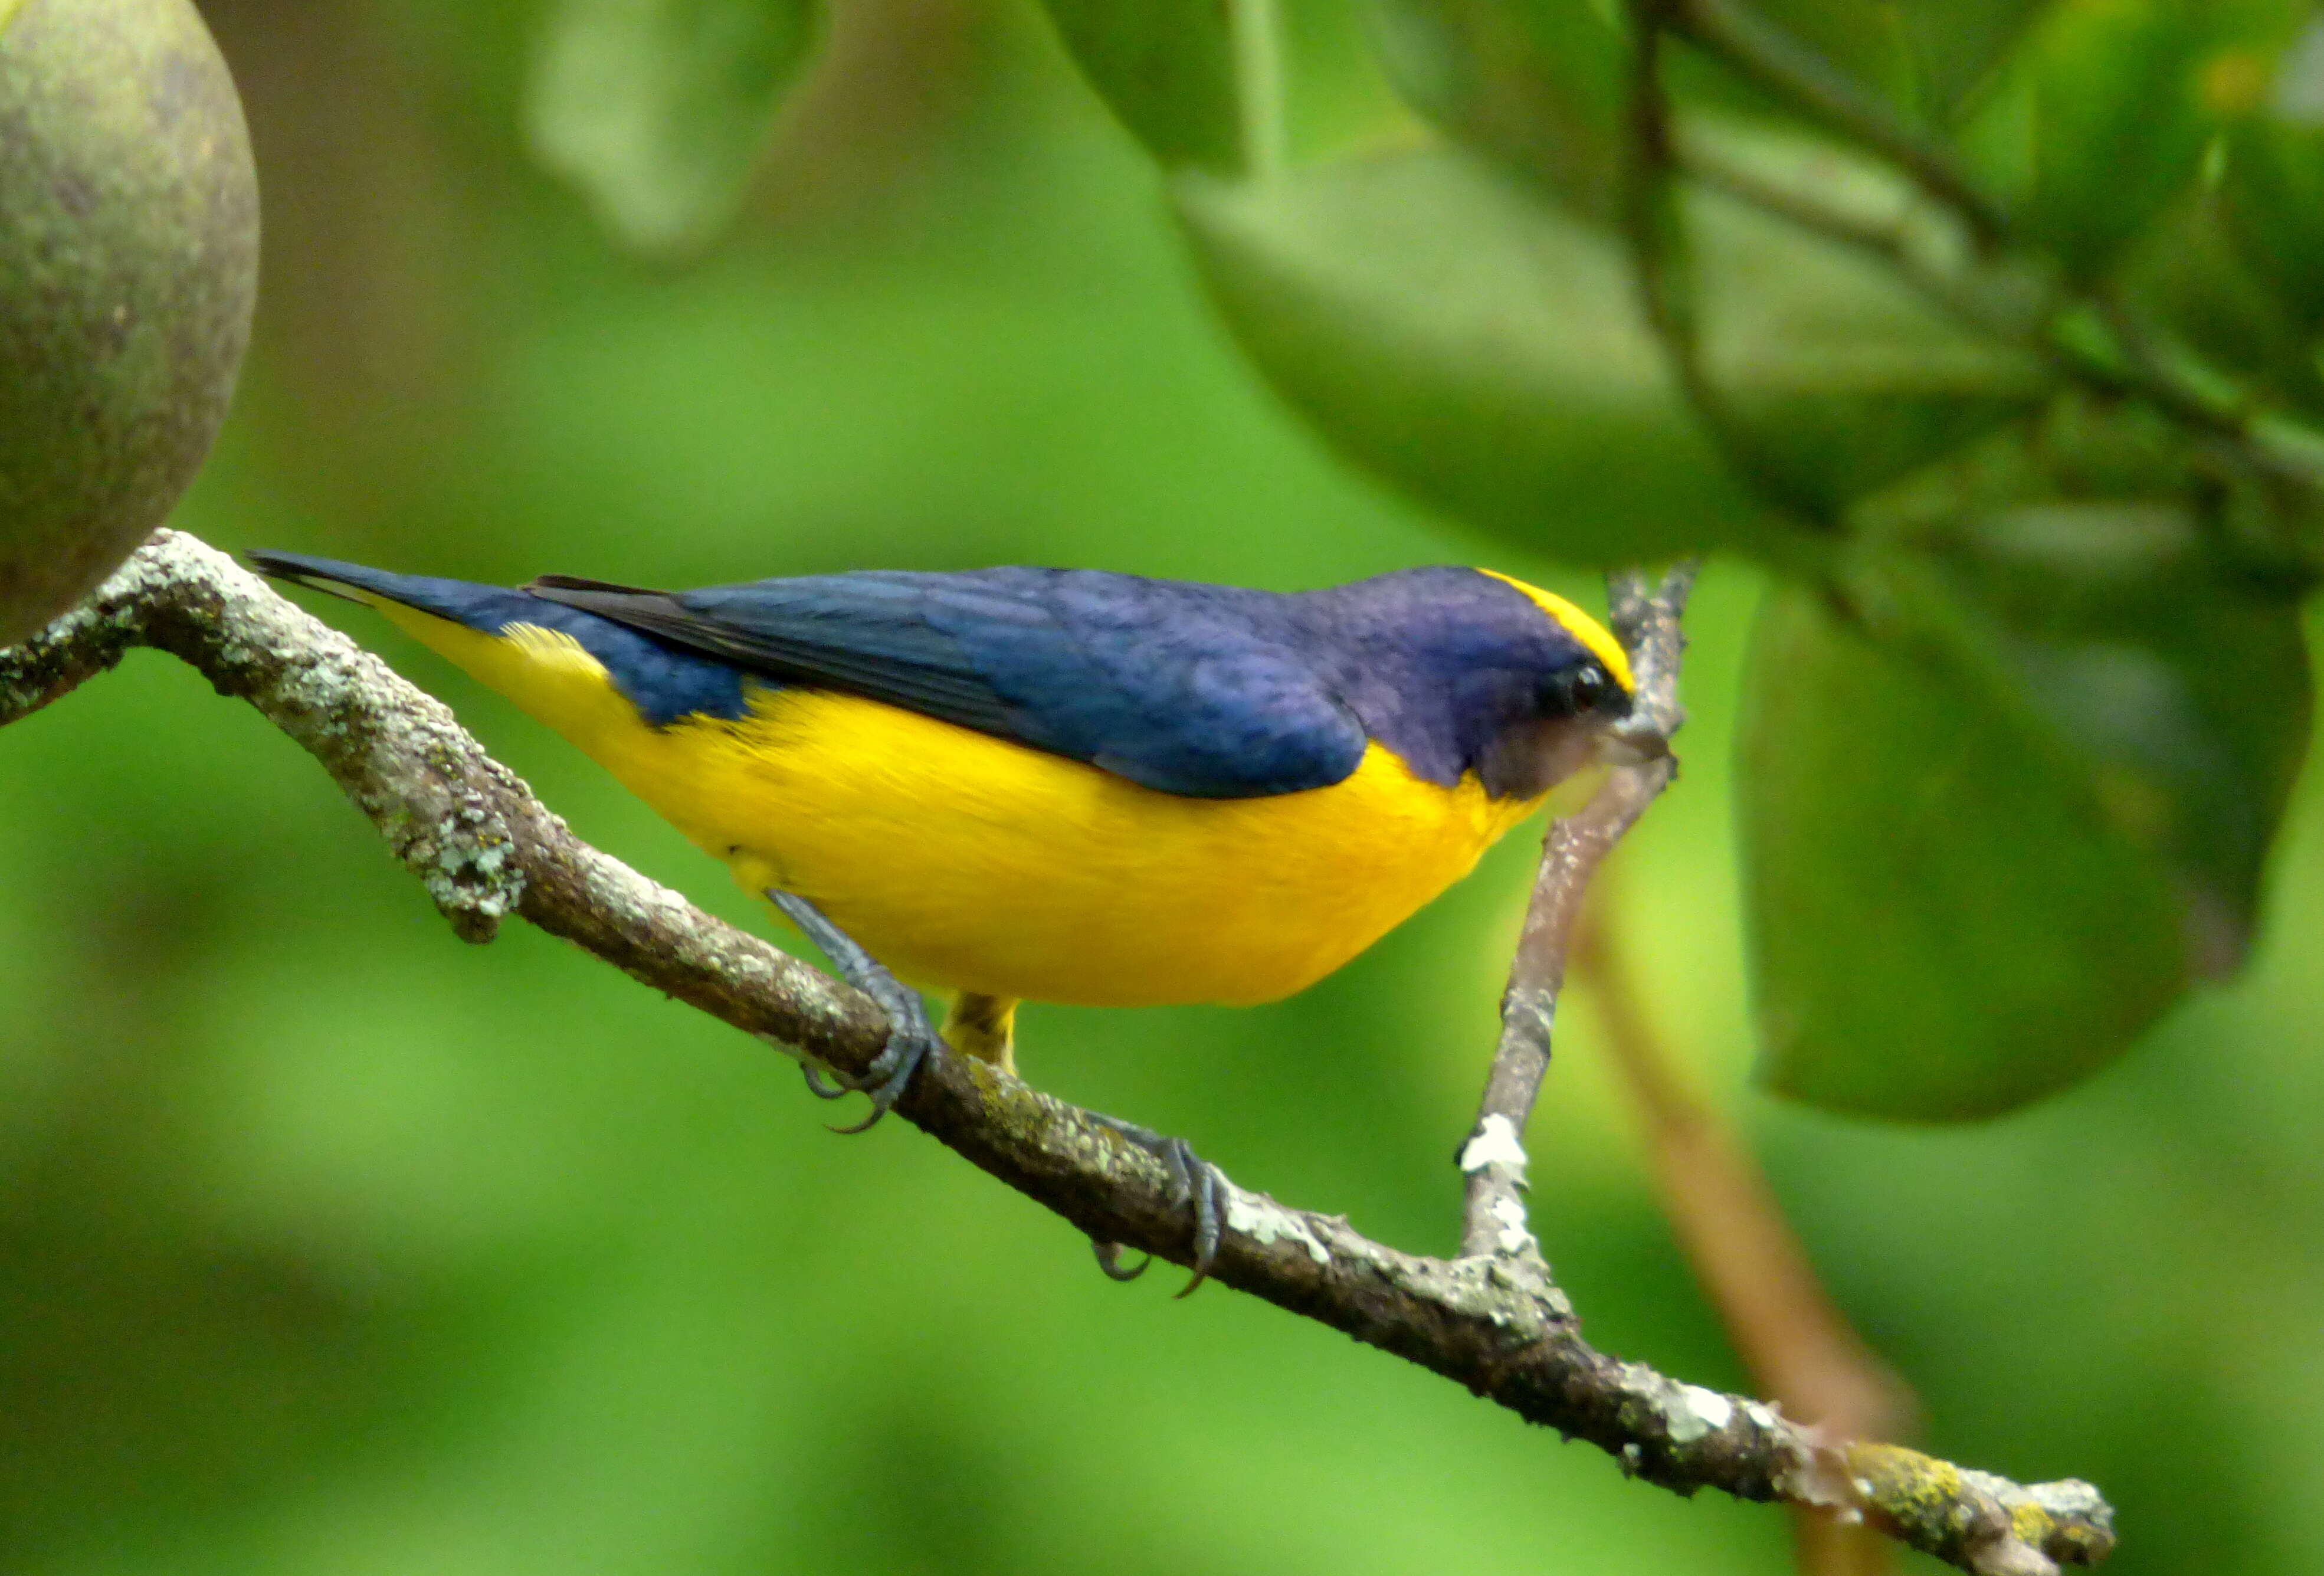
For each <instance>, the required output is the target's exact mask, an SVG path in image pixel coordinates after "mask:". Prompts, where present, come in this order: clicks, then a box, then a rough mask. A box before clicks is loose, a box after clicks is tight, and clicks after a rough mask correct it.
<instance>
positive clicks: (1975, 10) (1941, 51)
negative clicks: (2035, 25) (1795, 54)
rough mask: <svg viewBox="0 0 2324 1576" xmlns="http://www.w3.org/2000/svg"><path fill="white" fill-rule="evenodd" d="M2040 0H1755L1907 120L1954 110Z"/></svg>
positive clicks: (1929, 120)
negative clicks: (1871, 0)
mask: <svg viewBox="0 0 2324 1576" xmlns="http://www.w3.org/2000/svg"><path fill="white" fill-rule="evenodd" d="M2042 5H2043V0H1877V3H1869V4H1868V3H1867V0H1757V6H1756V9H1757V12H1758V14H1760V15H1761V16H1762V17H1764V18H1766V20H1767V21H1768V22H1769V23H1774V24H1775V26H1777V27H1780V28H1782V29H1783V30H1784V32H1786V33H1788V34H1790V35H1791V37H1793V38H1794V40H1796V41H1798V42H1799V43H1800V44H1801V45H1803V47H1805V48H1806V49H1807V50H1809V51H1811V52H1812V53H1813V54H1815V55H1816V56H1817V57H1818V58H1819V59H1821V60H1823V61H1824V62H1825V63H1826V64H1827V65H1830V66H1831V67H1832V68H1833V69H1835V70H1837V71H1838V72H1840V74H1841V75H1843V76H1846V77H1848V78H1851V79H1853V80H1854V81H1855V82H1856V83H1857V84H1858V86H1860V87H1862V88H1866V89H1867V90H1868V91H1869V92H1871V93H1872V94H1873V95H1874V96H1875V97H1878V98H1880V99H1883V100H1885V101H1886V103H1887V104H1888V105H1889V106H1891V107H1893V108H1894V109H1895V110H1896V111H1897V113H1898V114H1899V115H1902V116H1903V117H1904V119H1906V120H1907V121H1916V122H1923V123H1926V124H1933V125H1942V124H1947V123H1949V122H1950V121H1951V120H1952V119H1953V118H1954V117H1955V116H1956V115H1959V114H1960V111H1961V109H1962V107H1963V106H1965V105H1966V104H1968V103H1969V101H1970V100H1972V99H1973V98H1974V97H1976V96H1977V92H1978V88H1982V87H1983V86H1984V85H1985V84H1986V83H1987V81H1988V80H1990V79H1991V78H1992V76H1993V72H1994V69H1995V68H1996V67H1997V65H1998V64H1999V63H2000V61H2001V60H2002V59H2003V58H2004V57H2005V56H2006V55H2007V54H2008V52H2009V51H2010V49H2011V48H2012V47H2013V46H2014V45H2015V43H2016V42H2017V41H2018V39H2019V38H2020V37H2021V36H2023V34H2024V32H2025V29H2026V28H2027V26H2028V25H2029V24H2030V23H2032V21H2033V15H2034V14H2035V13H2036V12H2037V11H2039V10H2040V9H2041V8H2042Z"/></svg>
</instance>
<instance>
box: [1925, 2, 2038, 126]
mask: <svg viewBox="0 0 2324 1576" xmlns="http://www.w3.org/2000/svg"><path fill="white" fill-rule="evenodd" d="M2043 4H2044V0H1899V4H1898V5H1897V10H1898V11H1899V13H1900V14H1901V16H1902V20H1903V25H1904V37H1905V39H1906V41H1907V43H1908V46H1909V47H1910V49H1911V51H1912V54H1913V60H1914V65H1915V67H1916V69H1917V72H1918V76H1919V79H1920V94H1921V99H1922V103H1923V107H1924V108H1925V109H1926V110H1927V112H1928V114H1929V115H1930V117H1931V118H1932V119H1934V120H1940V121H1950V120H1952V119H1953V118H1955V117H1956V116H1957V115H1960V113H1961V111H1962V110H1963V109H1964V108H1965V107H1966V106H1969V104H1971V103H1972V102H1973V101H1974V100H1975V99H1976V97H1977V96H1978V89H1979V88H1983V87H1984V86H1985V85H1986V84H1987V82H1988V81H1990V80H1991V79H1992V78H1993V74H1994V70H1995V68H1997V66H1998V65H1999V64H2000V63H2001V61H2002V60H2003V58H2004V57H2006V55H2007V54H2008V52H2009V51H2010V50H2011V49H2012V48H2013V47H2014V46H2015V44H2016V42H2017V41H2018V40H2019V39H2020V38H2021V37H2022V36H2024V32H2025V30H2026V28H2027V27H2028V26H2029V25H2030V24H2031V23H2033V16H2034V14H2035V13H2036V12H2038V11H2040V10H2041V9H2042V6H2043Z"/></svg>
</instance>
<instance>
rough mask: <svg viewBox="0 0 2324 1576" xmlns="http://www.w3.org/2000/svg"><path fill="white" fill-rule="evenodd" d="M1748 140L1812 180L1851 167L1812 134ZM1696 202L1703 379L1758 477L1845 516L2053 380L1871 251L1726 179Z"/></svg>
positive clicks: (1786, 495) (1807, 507)
mask: <svg viewBox="0 0 2324 1576" xmlns="http://www.w3.org/2000/svg"><path fill="white" fill-rule="evenodd" d="M1752 142H1753V150H1754V151H1753V152H1752V153H1751V154H1750V155H1749V156H1750V157H1751V158H1753V159H1756V160H1757V161H1761V162H1765V161H1767V160H1768V159H1770V158H1773V159H1776V160H1786V161H1791V162H1793V163H1794V164H1797V165H1799V166H1800V167H1801V169H1800V171H1799V173H1800V175H1801V176H1803V178H1804V179H1807V180H1822V181H1823V182H1824V183H1825V184H1826V185H1827V186H1830V185H1833V184H1836V183H1838V182H1839V181H1840V180H1845V179H1847V177H1848V174H1849V168H1850V166H1849V162H1848V161H1843V160H1841V159H1840V158H1838V157H1837V156H1835V155H1834V154H1832V153H1831V152H1829V151H1826V150H1824V149H1823V148H1822V147H1821V144H1818V143H1813V142H1811V141H1808V140H1805V139H1774V138H1755V139H1753V140H1752ZM1737 145H1738V146H1739V144H1737ZM1898 200H1899V201H1902V200H1904V198H1903V197H1902V196H1901V194H1900V196H1899V198H1898ZM1688 214H1689V218H1690V221H1691V226H1690V228H1691V238H1692V253H1693V277H1694V280H1695V283H1696V288H1697V290H1698V291H1699V298H1700V299H1699V301H1698V304H1697V307H1696V317H1697V318H1698V321H1699V324H1700V334H1701V362H1702V369H1703V374H1704V378H1705V380H1706V382H1708V383H1709V385H1710V387H1711V390H1712V391H1713V392H1714V394H1715V397H1716V398H1717V399H1718V400H1719V401H1720V405H1721V407H1722V410H1723V411H1724V413H1725V416H1726V419H1728V421H1729V429H1730V431H1731V432H1732V433H1733V434H1734V436H1735V437H1736V438H1737V439H1738V441H1739V443H1740V444H1741V445H1742V446H1743V447H1744V448H1745V449H1746V450H1747V451H1748V463H1749V465H1750V466H1751V468H1752V471H1753V473H1754V475H1755V476H1757V478H1758V479H1759V480H1760V482H1761V484H1762V485H1764V486H1766V488H1767V489H1768V490H1769V491H1770V492H1771V493H1774V494H1775V496H1776V497H1778V498H1780V499H1782V500H1783V501H1784V502H1788V503H1790V504H1792V505H1793V506H1794V507H1795V508H1797V509H1800V510H1801V511H1803V512H1806V513H1808V514H1810V515H1812V516H1814V517H1819V518H1831V517H1834V516H1836V515H1837V514H1838V513H1839V512H1840V511H1841V510H1843V509H1844V508H1845V507H1846V506H1847V505H1848V504H1849V502H1852V501H1854V500H1855V499H1857V498H1858V497H1861V496H1862V495H1863V494H1865V493H1869V492H1871V491H1873V490H1875V489H1876V488H1878V487H1880V486H1882V485H1884V484H1886V483H1888V482H1891V481H1893V480H1895V478H1897V477H1899V476H1902V475H1905V474H1906V473H1907V472H1909V471H1911V470H1913V469H1914V468H1915V467H1916V466H1918V465H1923V464H1924V463H1926V462H1928V461H1930V460H1932V459H1934V458H1936V457H1938V456H1941V455H1942V454H1945V453H1947V452H1948V451H1950V450H1951V449H1953V448H1954V447H1958V446H1959V445H1960V444H1961V443H1963V442H1964V441H1966V440H1968V439H1969V438H1973V437H1975V436H1976V435H1978V433H1981V432H1984V431H1987V430H1988V429H1992V428H1994V427H1996V426H1998V425H2000V424H2001V423H2002V422H2005V421H2006V420H2008V419H2010V418H2012V417H2013V416H2015V415H2017V414H2019V413H2020V412H2022V411H2024V410H2026V409H2027V408H2029V407H2030V406H2031V405H2032V404H2033V402H2034V401H2037V400H2039V399H2040V398H2041V397H2042V395H2043V392H2044V390H2045V389H2046V387H2047V385H2048V382H2049V377H2048V373H2046V371H2045V370H2044V369H2043V367H2042V366H2040V365H2039V364H2036V363H2035V362H2034V361H2033V359H2032V358H2031V357H2029V356H2028V355H2025V354H2024V353H2023V352H2022V351H2019V350H2016V349H2014V348H2011V347H2009V346H2003V345H2001V344H1999V343H1997V342H1996V341H1993V340H1990V339H1987V338H1984V337H1981V336H1976V335H1973V334H1971V333H1969V331H1968V330H1967V329H1965V328H1963V327H1961V325H1960V323H1959V322H1957V321H1956V320H1955V319H1953V318H1950V316H1948V315H1946V314H1945V313H1943V312H1941V310H1939V309H1937V308H1936V307H1934V306H1933V305H1932V304H1931V303H1930V301H1929V300H1928V299H1927V297H1925V296H1923V295H1922V294H1921V293H1920V292H1918V291H1917V290H1913V289H1911V288H1909V287H1908V286H1906V285H1905V284H1904V283H1903V282H1902V281H1900V280H1899V279H1898V278H1897V277H1896V275H1895V272H1893V271H1892V270H1890V269H1889V268H1888V267H1887V266H1886V265H1885V264H1883V263H1879V262H1877V261H1876V260H1874V259H1873V258H1871V257H1869V256H1868V255H1867V254H1865V253H1861V252H1858V251H1856V250H1854V249H1852V248H1849V247H1844V246H1840V245H1838V244H1834V243H1832V242H1829V241H1826V240H1824V239H1822V238H1821V237H1819V236H1817V235H1812V234H1810V233H1809V232H1807V231H1806V230H1803V229H1801V228H1800V227H1798V226H1794V225H1793V224H1791V223H1789V222H1787V221H1785V220H1784V219H1780V218H1776V217H1771V216H1769V215H1768V214H1766V213H1765V212H1763V211H1761V210H1759V209H1757V208H1755V207H1750V206H1748V205H1747V204H1744V203H1742V202H1739V201H1737V200H1735V199H1733V198H1727V197H1725V196H1723V195H1720V193H1717V192H1715V191H1713V192H1703V193H1701V194H1698V195H1697V196H1696V197H1695V198H1694V199H1693V200H1692V202H1690V203H1689V205H1688Z"/></svg>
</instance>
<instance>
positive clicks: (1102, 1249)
mask: <svg viewBox="0 0 2324 1576" xmlns="http://www.w3.org/2000/svg"><path fill="white" fill-rule="evenodd" d="M1090 1251H1091V1252H1093V1253H1094V1254H1096V1255H1097V1267H1098V1268H1100V1269H1102V1270H1103V1271H1104V1272H1105V1278H1106V1279H1108V1280H1136V1279H1137V1278H1138V1277H1139V1276H1141V1275H1144V1274H1145V1273H1146V1271H1147V1269H1148V1267H1149V1266H1151V1265H1152V1264H1153V1262H1154V1255H1152V1254H1151V1253H1149V1254H1148V1255H1147V1256H1146V1257H1145V1258H1141V1259H1139V1261H1138V1262H1137V1263H1135V1264H1133V1265H1130V1267H1128V1268H1126V1269H1125V1268H1124V1267H1122V1263H1121V1244H1120V1243H1119V1242H1108V1241H1106V1240H1104V1239H1103V1238H1100V1237H1093V1238H1091V1239H1090Z"/></svg>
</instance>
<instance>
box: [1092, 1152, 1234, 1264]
mask: <svg viewBox="0 0 2324 1576" xmlns="http://www.w3.org/2000/svg"><path fill="white" fill-rule="evenodd" d="M1089 1115H1090V1120H1092V1121H1094V1122H1096V1123H1097V1124H1098V1125H1099V1126H1100V1127H1102V1128H1104V1129H1106V1130H1107V1131H1109V1132H1113V1133H1119V1134H1120V1135H1121V1137H1123V1138H1127V1139H1129V1140H1130V1142H1131V1143H1133V1144H1135V1145H1137V1146H1138V1147H1139V1148H1141V1149H1143V1150H1145V1151H1146V1152H1147V1153H1148V1154H1149V1155H1151V1156H1153V1157H1155V1158H1156V1159H1157V1160H1159V1161H1161V1162H1162V1166H1163V1169H1164V1170H1166V1171H1167V1172H1168V1173H1169V1174H1170V1193H1171V1196H1172V1198H1173V1199H1174V1200H1176V1202H1177V1203H1181V1204H1183V1205H1185V1208H1186V1211H1187V1212H1188V1213H1189V1214H1191V1215H1192V1216H1193V1217H1194V1276H1193V1277H1192V1278H1191V1279H1189V1280H1188V1281H1187V1282H1186V1284H1185V1286H1184V1287H1182V1288H1181V1289H1180V1291H1179V1293H1178V1295H1180V1296H1182V1297H1190V1296H1192V1295H1194V1288H1195V1287H1196V1286H1201V1285H1202V1284H1203V1281H1204V1280H1206V1279H1208V1278H1209V1277H1210V1273H1211V1266H1212V1265H1213V1264H1215V1263H1217V1262H1218V1257H1219V1234H1220V1232H1221V1230H1223V1228H1224V1226H1225V1223H1226V1210H1227V1189H1228V1187H1229V1186H1231V1184H1230V1183H1229V1182H1228V1181H1227V1174H1226V1173H1225V1172H1223V1171H1222V1170H1220V1169H1219V1168H1218V1167H1217V1166H1213V1165H1212V1164H1211V1163H1210V1162H1209V1161H1207V1160H1205V1159H1203V1157H1201V1156H1199V1155H1197V1154H1195V1153H1194V1150H1193V1149H1191V1148H1189V1147H1187V1146H1186V1140H1185V1139H1184V1138H1165V1137H1164V1136H1163V1135H1161V1134H1160V1133H1157V1132H1156V1131H1155V1130H1154V1129H1151V1128H1141V1127H1139V1125H1138V1124H1137V1123H1136V1122H1126V1121H1122V1120H1119V1119H1117V1118H1114V1117H1110V1116H1100V1115H1099V1114H1098V1113H1097V1112H1095V1111H1092V1112H1090V1113H1089ZM1090 1246H1091V1247H1092V1248H1093V1249H1096V1251H1097V1264H1098V1267H1099V1268H1100V1269H1102V1270H1103V1271H1105V1273H1106V1274H1107V1275H1109V1276H1112V1277H1113V1278H1114V1279H1115V1280H1136V1279H1137V1278H1138V1277H1139V1276H1141V1275H1143V1274H1145V1273H1146V1265H1145V1264H1143V1263H1141V1264H1139V1265H1138V1266H1137V1267H1134V1268H1130V1269H1124V1268H1123V1267H1121V1244H1120V1243H1119V1242H1101V1241H1099V1240H1096V1239H1095V1238H1092V1239H1091V1240H1090ZM1148 1262H1151V1260H1150V1259H1149V1260H1148Z"/></svg>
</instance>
